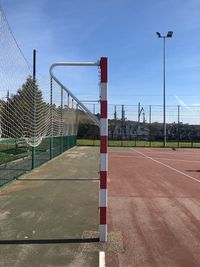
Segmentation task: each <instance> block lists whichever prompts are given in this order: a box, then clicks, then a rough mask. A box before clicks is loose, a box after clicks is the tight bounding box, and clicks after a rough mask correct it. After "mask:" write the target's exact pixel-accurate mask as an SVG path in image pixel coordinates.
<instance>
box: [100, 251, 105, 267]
mask: <svg viewBox="0 0 200 267" xmlns="http://www.w3.org/2000/svg"><path fill="white" fill-rule="evenodd" d="M105 266H106V264H105V252H104V251H99V267H105Z"/></svg>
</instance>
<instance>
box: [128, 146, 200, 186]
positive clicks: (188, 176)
mask: <svg viewBox="0 0 200 267" xmlns="http://www.w3.org/2000/svg"><path fill="white" fill-rule="evenodd" d="M132 150H134V151H135V152H136V153H138V154H140V155H142V156H144V157H146V158H147V159H151V160H152V161H155V162H156V163H158V164H160V165H163V166H165V167H167V168H168V169H170V170H172V171H175V172H178V173H180V174H182V175H184V176H186V177H187V178H190V179H191V180H194V181H195V182H197V183H200V180H198V179H196V178H194V177H192V176H190V175H188V174H186V173H184V172H182V171H179V170H177V169H175V168H173V167H171V166H169V165H167V164H165V163H162V162H161V161H158V160H156V159H154V158H151V157H149V156H147V155H145V154H143V153H142V152H140V151H137V150H135V149H132Z"/></svg>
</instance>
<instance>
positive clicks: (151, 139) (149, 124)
mask: <svg viewBox="0 0 200 267" xmlns="http://www.w3.org/2000/svg"><path fill="white" fill-rule="evenodd" d="M149 130H150V142H149V146H150V147H151V140H152V135H151V105H150V106H149Z"/></svg>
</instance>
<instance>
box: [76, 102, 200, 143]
mask: <svg viewBox="0 0 200 267" xmlns="http://www.w3.org/2000/svg"><path fill="white" fill-rule="evenodd" d="M89 106H90V110H91V111H95V112H96V113H98V108H97V106H96V104H95V103H90V104H89ZM163 121H164V118H163V106H162V105H142V104H140V103H138V105H109V145H110V146H112V145H116V146H118V145H119V146H156V147H162V146H163V144H164V124H163ZM89 131H91V129H90V130H88V133H89ZM94 135H95V134H94ZM78 139H79V142H78V143H79V144H82V145H83V144H87V145H98V144H99V142H98V134H97V135H96V137H94V138H92V135H91V134H88V135H87V133H85V136H84V137H82V136H80V135H78ZM82 139H85V140H82ZM166 139H167V146H175V147H200V106H180V105H176V106H175V105H174V106H166Z"/></svg>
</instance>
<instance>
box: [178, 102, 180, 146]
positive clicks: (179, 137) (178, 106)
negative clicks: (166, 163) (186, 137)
mask: <svg viewBox="0 0 200 267" xmlns="http://www.w3.org/2000/svg"><path fill="white" fill-rule="evenodd" d="M178 147H180V106H179V105H178Z"/></svg>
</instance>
